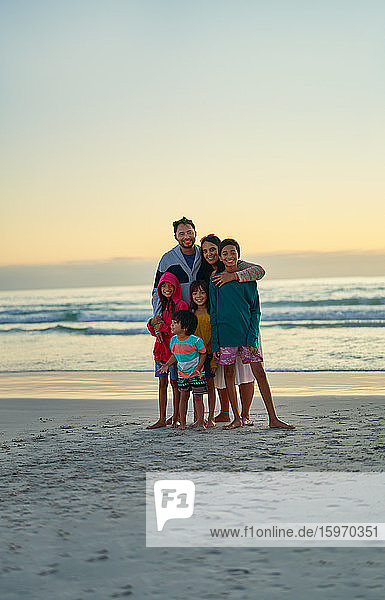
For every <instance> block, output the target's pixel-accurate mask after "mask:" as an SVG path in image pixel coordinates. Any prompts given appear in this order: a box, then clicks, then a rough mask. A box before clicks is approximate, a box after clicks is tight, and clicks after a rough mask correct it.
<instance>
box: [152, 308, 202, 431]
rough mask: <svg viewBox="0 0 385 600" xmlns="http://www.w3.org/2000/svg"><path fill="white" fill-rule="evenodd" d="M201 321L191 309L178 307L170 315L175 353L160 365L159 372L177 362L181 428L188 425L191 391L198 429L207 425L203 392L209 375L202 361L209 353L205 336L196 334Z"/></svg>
mask: <svg viewBox="0 0 385 600" xmlns="http://www.w3.org/2000/svg"><path fill="white" fill-rule="evenodd" d="M197 325H198V319H197V317H196V315H194V313H192V312H190V311H189V310H177V311H176V312H174V313H173V315H172V317H171V333H173V334H174V335H173V337H172V338H171V340H170V349H171V352H172V356H171V357H170V358H169V359H168V361H167V362H166V363H165V364H164V365H163V366H162V367H161V368H160V369H159V372H160V373H167V371H168V368H169V367H170V366H171V365H172V364H174V363H175V362H176V363H177V367H178V389H179V391H180V403H179V421H180V425H179V429H186V415H187V404H188V397H189V394H190V391H192V394H193V400H194V412H195V414H196V421H195V423H194V425H195V426H196V427H197V429H205V421H204V407H203V394H204V393H207V384H206V379H205V376H204V374H203V365H204V362H205V359H206V356H207V352H206V348H205V345H204V343H203V340H202V339H201V338H200V337H198V336H197V335H193V333H194V331H195V330H196V328H197Z"/></svg>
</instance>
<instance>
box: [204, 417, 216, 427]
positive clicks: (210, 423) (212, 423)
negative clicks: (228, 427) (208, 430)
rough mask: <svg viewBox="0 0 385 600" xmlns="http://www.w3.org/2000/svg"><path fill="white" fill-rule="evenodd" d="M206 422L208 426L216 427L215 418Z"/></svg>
mask: <svg viewBox="0 0 385 600" xmlns="http://www.w3.org/2000/svg"><path fill="white" fill-rule="evenodd" d="M205 423H206V427H215V421H214V419H207V421H206V422H205Z"/></svg>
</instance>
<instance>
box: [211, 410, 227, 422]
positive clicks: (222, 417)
mask: <svg viewBox="0 0 385 600" xmlns="http://www.w3.org/2000/svg"><path fill="white" fill-rule="evenodd" d="M214 421H215V422H216V423H228V422H229V421H230V415H229V413H228V412H227V413H224V412H222V411H221V412H220V413H219V414H217V416H216V417H215V419H214Z"/></svg>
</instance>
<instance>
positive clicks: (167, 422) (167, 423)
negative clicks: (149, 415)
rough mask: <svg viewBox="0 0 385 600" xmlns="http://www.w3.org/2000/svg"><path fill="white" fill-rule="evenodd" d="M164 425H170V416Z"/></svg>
mask: <svg viewBox="0 0 385 600" xmlns="http://www.w3.org/2000/svg"><path fill="white" fill-rule="evenodd" d="M166 425H172V417H169V418H168V419H167V421H166Z"/></svg>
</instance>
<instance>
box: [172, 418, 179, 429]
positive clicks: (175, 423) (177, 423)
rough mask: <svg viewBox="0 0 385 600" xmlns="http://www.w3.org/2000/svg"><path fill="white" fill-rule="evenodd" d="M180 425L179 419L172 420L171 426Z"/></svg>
mask: <svg viewBox="0 0 385 600" xmlns="http://www.w3.org/2000/svg"><path fill="white" fill-rule="evenodd" d="M178 425H179V421H178V420H177V419H176V420H175V421H173V422H172V425H171V427H173V428H174V429H175V428H176V427H178Z"/></svg>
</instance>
